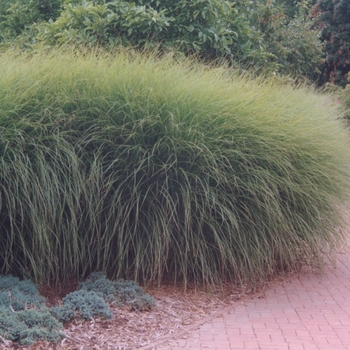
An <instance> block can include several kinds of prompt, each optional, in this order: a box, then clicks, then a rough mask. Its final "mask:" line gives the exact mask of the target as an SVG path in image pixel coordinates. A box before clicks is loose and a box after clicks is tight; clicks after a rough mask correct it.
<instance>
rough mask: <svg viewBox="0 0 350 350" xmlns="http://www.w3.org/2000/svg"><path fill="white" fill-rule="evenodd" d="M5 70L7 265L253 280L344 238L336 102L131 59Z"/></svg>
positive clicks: (342, 147) (67, 57)
mask: <svg viewBox="0 0 350 350" xmlns="http://www.w3.org/2000/svg"><path fill="white" fill-rule="evenodd" d="M0 71H1V79H0V195H1V197H0V199H1V200H0V229H1V231H0V240H1V241H0V267H2V269H1V271H0V272H2V273H6V272H12V273H25V274H27V275H29V276H30V277H32V278H34V279H35V280H36V281H39V282H41V281H46V282H52V281H55V282H58V281H60V280H63V279H68V278H77V277H83V276H87V275H88V274H89V273H90V272H91V271H97V270H99V271H103V272H105V273H107V274H108V276H109V277H112V278H119V277H127V278H136V279H139V280H144V281H150V280H154V279H158V280H161V279H162V278H164V277H169V276H170V277H171V279H172V280H185V281H187V280H194V281H198V282H206V283H216V282H218V281H222V279H223V278H228V279H230V280H246V281H254V280H256V279H257V278H264V277H266V276H267V275H268V274H271V273H274V272H276V271H278V270H279V269H281V268H288V267H292V268H293V267H295V266H297V265H298V262H299V261H300V258H301V257H304V256H305V255H308V256H314V257H321V256H322V255H323V253H324V252H328V251H329V249H331V248H333V247H335V246H336V245H338V244H341V242H342V238H343V233H342V232H343V231H342V227H343V220H342V215H341V211H342V208H343V207H344V204H345V203H346V201H347V199H348V189H349V188H350V183H349V165H350V156H349V147H348V144H347V142H348V135H347V131H346V130H345V128H344V126H343V125H342V124H341V122H340V121H339V120H337V117H338V114H337V111H336V109H335V107H334V106H333V105H332V102H331V101H330V99H329V98H327V96H321V95H317V94H316V93H314V92H312V91H308V90H307V89H306V88H300V89H296V88H292V87H289V86H284V87H283V86H280V85H278V84H275V83H273V82H266V81H251V80H248V79H244V78H242V77H237V76H231V75H230V74H228V72H227V71H225V70H223V69H206V68H204V67H202V66H198V65H195V64H193V63H191V64H190V63H186V62H185V63H184V62H182V63H175V62H174V61H173V60H172V59H162V60H157V59H155V58H152V57H151V58H149V57H148V58H147V57H144V56H143V57H142V56H131V55H129V54H127V53H119V54H117V55H110V56H108V55H100V56H99V57H97V56H94V55H85V56H84V55H79V54H64V53H60V52H54V53H51V54H48V55H44V54H38V55H33V56H32V57H25V56H23V55H18V56H16V57H15V56H14V55H11V54H3V55H2V56H1V57H0Z"/></svg>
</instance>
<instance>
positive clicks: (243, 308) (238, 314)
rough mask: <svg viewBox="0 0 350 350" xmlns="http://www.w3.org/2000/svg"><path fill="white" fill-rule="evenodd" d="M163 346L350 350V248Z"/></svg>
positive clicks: (167, 349) (194, 349) (221, 349)
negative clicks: (333, 263) (334, 260)
mask: <svg viewBox="0 0 350 350" xmlns="http://www.w3.org/2000/svg"><path fill="white" fill-rule="evenodd" d="M154 349H157V350H178V349H188V350H206V349H211V350H243V349H245V350H246V349H247V350H255V349H260V350H284V349H286V350H299V349H300V350H347V349H349V350H350V254H349V253H348V252H346V253H339V254H338V255H337V265H336V268H334V267H332V266H331V264H329V265H327V266H326V268H325V270H324V273H323V274H320V273H316V272H311V271H310V272H305V273H302V274H300V275H298V276H296V277H294V278H292V279H290V280H288V281H284V282H282V283H280V284H276V285H274V286H273V287H272V288H271V289H268V290H267V291H265V292H264V293H263V295H261V296H260V297H256V298H253V299H248V300H246V301H244V302H241V303H238V304H236V305H235V306H233V307H232V309H231V310H229V311H227V312H226V313H225V314H223V316H221V317H217V318H215V319H213V320H211V321H210V322H209V323H207V324H204V325H202V326H201V327H200V328H199V329H198V330H195V331H192V332H191V333H190V334H189V335H188V336H187V337H186V339H178V340H173V341H168V342H167V343H165V344H163V345H159V346H157V347H155V348H154Z"/></svg>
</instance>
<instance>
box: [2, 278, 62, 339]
mask: <svg viewBox="0 0 350 350" xmlns="http://www.w3.org/2000/svg"><path fill="white" fill-rule="evenodd" d="M44 301H45V299H44V298H43V297H41V296H40V295H39V292H38V290H37V288H36V287H35V285H34V284H33V283H32V282H31V281H29V280H23V281H20V280H19V279H18V278H16V277H13V276H11V275H7V276H0V335H1V336H2V337H4V338H6V339H9V340H12V341H17V342H20V343H21V344H23V345H29V344H33V343H35V342H36V341H37V340H48V341H53V342H57V341H59V340H60V339H61V337H62V335H60V333H59V330H60V329H61V328H62V324H61V323H59V322H58V321H57V320H56V319H55V318H54V317H52V315H51V314H50V311H49V309H47V308H46V307H45V304H44Z"/></svg>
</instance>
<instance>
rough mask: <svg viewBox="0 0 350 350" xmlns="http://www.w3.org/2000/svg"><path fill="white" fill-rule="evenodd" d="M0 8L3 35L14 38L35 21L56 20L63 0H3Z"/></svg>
mask: <svg viewBox="0 0 350 350" xmlns="http://www.w3.org/2000/svg"><path fill="white" fill-rule="evenodd" d="M1 5H2V6H1ZM0 8H1V10H0V30H1V31H2V37H3V38H8V37H10V38H11V37H12V38H14V37H16V36H18V35H20V34H21V33H22V32H23V31H24V30H25V29H26V28H27V27H29V26H31V25H32V24H34V23H38V22H42V21H49V20H55V19H56V18H57V17H58V15H59V14H60V11H61V9H62V0H50V1H46V0H23V1H15V2H13V1H6V0H1V1H0Z"/></svg>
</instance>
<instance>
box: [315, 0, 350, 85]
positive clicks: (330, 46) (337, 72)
mask: <svg viewBox="0 0 350 350" xmlns="http://www.w3.org/2000/svg"><path fill="white" fill-rule="evenodd" d="M317 10H318V11H319V12H320V14H319V26H320V28H321V30H322V32H321V39H322V41H323V42H324V44H325V52H326V59H325V64H324V67H323V76H324V79H323V82H327V81H329V82H331V83H333V84H338V85H341V86H343V87H344V86H345V85H346V84H347V76H348V73H349V71H350V2H349V0H320V1H318V3H317Z"/></svg>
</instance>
